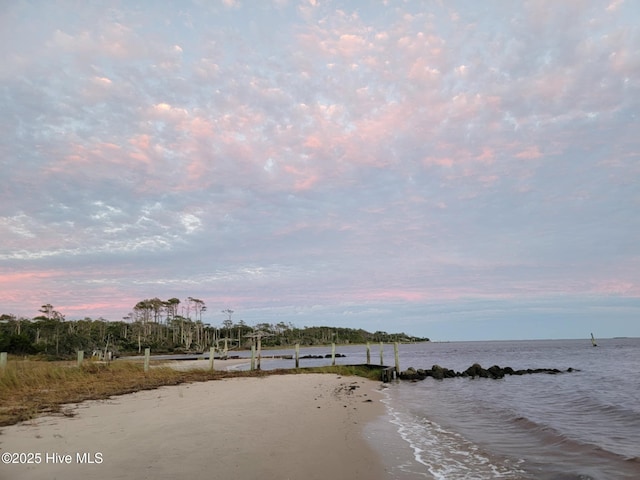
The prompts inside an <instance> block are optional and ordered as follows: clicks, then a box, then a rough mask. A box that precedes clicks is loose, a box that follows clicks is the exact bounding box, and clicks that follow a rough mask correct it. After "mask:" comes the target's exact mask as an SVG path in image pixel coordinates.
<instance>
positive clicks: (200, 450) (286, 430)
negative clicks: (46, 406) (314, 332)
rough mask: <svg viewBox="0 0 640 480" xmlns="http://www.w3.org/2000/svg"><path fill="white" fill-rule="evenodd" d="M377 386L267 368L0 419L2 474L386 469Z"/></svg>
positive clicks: (146, 475) (198, 474) (372, 474)
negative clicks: (373, 442) (371, 434)
mask: <svg viewBox="0 0 640 480" xmlns="http://www.w3.org/2000/svg"><path fill="white" fill-rule="evenodd" d="M378 386H379V383H378V382H374V381H369V380H365V379H362V378H358V377H339V376H336V375H333V374H322V375H321V374H300V375H272V376H267V377H262V378H234V379H226V380H219V381H210V382H205V383H191V384H183V385H178V386H171V387H162V388H160V389H157V390H148V391H142V392H136V393H133V394H129V395H123V396H117V397H112V398H110V399H108V400H104V401H88V402H83V403H81V404H74V405H68V406H67V407H65V409H64V412H65V413H66V414H67V415H68V416H64V415H59V416H47V417H40V418H38V419H35V420H33V421H29V422H24V423H21V424H18V425H13V426H10V427H4V428H2V429H0V451H1V453H2V454H3V457H2V458H3V464H1V465H0V479H2V480H9V479H11V480H32V479H33V480H35V479H43V480H44V479H47V480H51V479H55V478H57V479H65V480H80V479H83V480H84V479H87V478H109V479H154V480H157V479H176V478H189V479H204V478H207V479H262V480H269V479H273V480H276V479H277V480H282V479H328V478H335V479H342V478H350V479H373V480H375V479H383V478H386V477H385V469H384V466H383V465H382V464H381V462H380V461H379V460H378V458H377V456H376V454H375V453H374V451H373V450H372V449H371V448H370V446H369V444H368V443H367V440H366V439H365V438H364V436H363V428H364V426H365V425H366V424H367V422H370V421H373V420H374V419H375V418H376V417H378V416H379V415H382V414H383V412H384V409H383V405H382V404H381V403H380V398H379V394H378V393H377V392H376V389H377V388H378ZM7 453H10V454H14V455H12V456H13V457H14V458H13V459H14V460H16V461H18V462H19V463H24V462H25V461H29V460H31V461H32V462H34V463H31V464H8V465H7V464H5V460H6V458H7ZM15 454H25V455H20V456H19V457H18V456H17V455H15ZM16 457H18V458H16ZM66 462H68V463H66ZM89 462H93V463H89Z"/></svg>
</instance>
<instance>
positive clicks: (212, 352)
mask: <svg viewBox="0 0 640 480" xmlns="http://www.w3.org/2000/svg"><path fill="white" fill-rule="evenodd" d="M215 356H216V347H211V348H210V349H209V370H212V371H213V359H214V357H215Z"/></svg>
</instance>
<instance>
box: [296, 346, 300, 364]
mask: <svg viewBox="0 0 640 480" xmlns="http://www.w3.org/2000/svg"><path fill="white" fill-rule="evenodd" d="M296 368H300V344H299V343H296Z"/></svg>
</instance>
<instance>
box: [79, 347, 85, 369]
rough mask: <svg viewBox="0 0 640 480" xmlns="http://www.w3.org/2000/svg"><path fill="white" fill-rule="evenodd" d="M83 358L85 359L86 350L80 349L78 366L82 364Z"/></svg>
mask: <svg viewBox="0 0 640 480" xmlns="http://www.w3.org/2000/svg"><path fill="white" fill-rule="evenodd" d="M83 360H84V350H78V368H80V367H81V366H82V361H83Z"/></svg>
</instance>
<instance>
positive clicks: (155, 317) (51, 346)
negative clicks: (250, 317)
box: [0, 297, 429, 358]
mask: <svg viewBox="0 0 640 480" xmlns="http://www.w3.org/2000/svg"><path fill="white" fill-rule="evenodd" d="M206 309H207V307H206V305H205V302H204V301H202V300H200V299H198V298H193V297H187V299H185V300H184V301H180V300H179V299H177V298H170V299H168V300H160V299H159V298H152V299H145V300H141V301H140V302H138V303H137V304H136V305H135V306H134V307H133V310H132V311H131V313H129V314H128V315H126V316H125V317H123V319H122V320H119V321H109V320H106V319H104V318H101V317H100V318H97V319H92V318H89V317H85V318H84V319H82V320H66V319H65V316H64V315H63V314H61V313H60V312H59V311H57V310H56V309H55V308H54V307H53V305H51V304H46V305H42V307H41V308H40V310H39V313H40V314H39V315H37V316H35V317H33V318H30V319H29V318H24V317H20V318H18V317H16V316H14V315H11V314H2V315H0V351H2V352H9V353H12V354H18V355H33V354H41V355H44V356H47V357H50V358H68V357H72V356H74V355H75V354H76V352H77V351H78V350H83V351H85V352H102V351H107V350H109V351H111V352H114V353H115V354H116V355H125V354H135V353H141V352H143V351H144V349H145V348H151V349H152V350H153V351H154V352H157V353H160V352H163V353H192V352H204V351H208V350H209V348H210V347H216V348H217V349H223V348H228V349H229V350H234V349H247V348H251V345H252V342H253V341H254V338H255V335H256V334H259V335H260V336H261V337H262V340H261V341H262V346H263V347H283V348H285V347H290V346H293V345H295V344H296V343H299V344H300V345H303V346H311V345H328V344H331V343H337V344H349V343H366V342H392V341H393V342H395V341H398V342H415V341H429V339H428V338H419V337H412V336H409V335H407V334H405V333H387V332H383V331H376V332H373V333H371V332H368V331H366V330H363V329H353V328H344V327H324V326H323V327H303V328H298V327H296V326H294V325H293V324H291V323H285V322H279V323H277V324H271V323H258V324H256V325H254V326H249V325H247V324H246V323H245V322H244V321H243V320H238V321H236V320H234V318H233V314H234V311H233V310H231V309H230V308H227V309H225V310H222V311H221V312H220V313H221V315H222V316H223V318H224V320H222V322H221V323H220V325H212V324H209V323H204V322H203V320H202V314H203V312H205V311H206Z"/></svg>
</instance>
